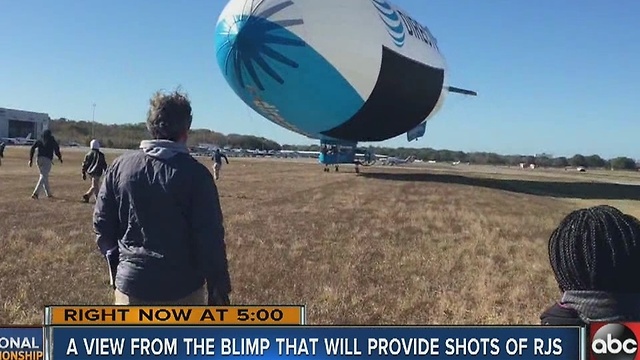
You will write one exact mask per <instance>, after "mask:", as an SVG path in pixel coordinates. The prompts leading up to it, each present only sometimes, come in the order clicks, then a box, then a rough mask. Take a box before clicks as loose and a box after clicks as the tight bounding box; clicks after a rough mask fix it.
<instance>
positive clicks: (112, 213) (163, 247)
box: [93, 92, 231, 305]
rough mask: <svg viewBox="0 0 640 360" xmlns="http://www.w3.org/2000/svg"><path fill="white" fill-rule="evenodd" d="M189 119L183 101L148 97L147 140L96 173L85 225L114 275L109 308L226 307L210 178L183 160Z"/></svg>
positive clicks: (220, 233) (220, 234) (222, 250)
mask: <svg viewBox="0 0 640 360" xmlns="http://www.w3.org/2000/svg"><path fill="white" fill-rule="evenodd" d="M191 121H192V114H191V103H190V101H189V100H188V98H187V97H186V95H183V94H181V93H179V92H173V93H170V94H163V93H156V94H155V95H154V96H153V97H152V98H151V101H150V108H149V111H148V113H147V129H148V130H149V132H150V133H151V136H152V137H153V140H144V141H142V142H141V143H140V148H141V149H142V150H141V151H131V152H128V153H125V154H124V155H121V156H120V157H118V158H117V159H115V160H114V161H113V163H112V164H111V166H110V167H109V168H108V169H107V171H106V173H105V175H104V180H103V181H102V185H101V186H100V191H99V193H98V199H97V201H96V206H95V210H94V215H93V225H94V228H95V231H96V234H97V237H96V242H97V245H98V248H99V249H100V251H101V252H102V254H103V255H105V257H106V258H107V261H108V263H109V269H111V271H110V274H113V273H115V276H112V280H113V286H114V288H115V289H114V291H115V305H228V304H229V293H230V292H231V281H230V278H229V270H228V264H227V255H226V245H225V241H224V236H225V233H224V226H223V217H222V210H221V208H220V199H219V197H218V190H217V188H216V184H215V182H214V181H213V178H212V176H211V172H209V170H208V169H207V167H206V166H204V165H203V164H201V163H200V162H198V161H197V160H196V159H194V158H193V157H191V155H189V148H188V147H187V145H186V142H187V138H188V133H189V129H190V127H191ZM205 283H206V290H205ZM205 291H206V293H205ZM205 299H206V300H205Z"/></svg>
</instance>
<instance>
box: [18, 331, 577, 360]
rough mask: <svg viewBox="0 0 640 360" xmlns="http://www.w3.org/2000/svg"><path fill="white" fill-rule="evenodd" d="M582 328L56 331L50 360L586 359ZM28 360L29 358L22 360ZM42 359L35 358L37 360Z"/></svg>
mask: <svg viewBox="0 0 640 360" xmlns="http://www.w3.org/2000/svg"><path fill="white" fill-rule="evenodd" d="M585 335H586V333H585V330H584V329H583V328H579V327H546V326H545V327H542V326H535V327H513V326H512V327H339V326H274V327H271V326H268V327H266V326H257V327H255V326H247V327H224V326H207V327H204V326H198V327H195V326H193V327H188V326H176V327H172V326H160V327H154V326H99V327H97V326H95V327H90V326H54V327H52V328H51V335H50V337H49V339H48V340H47V344H45V359H46V360H58V359H63V358H64V359H66V358H74V359H91V358H96V357H100V358H105V359H107V358H108V359H111V358H113V359H122V360H128V359H138V358H148V357H150V356H153V357H158V358H179V359H185V358H190V357H192V358H231V357H243V358H250V359H256V360H257V359H277V358H301V357H302V358H319V359H328V358H336V359H341V358H342V359H349V358H353V357H360V358H386V357H393V358H414V357H416V356H417V357H430V358H439V359H462V358H477V359H494V360H500V359H514V358H515V359H543V358H552V359H558V360H579V359H580V360H582V359H587V357H586V354H585V352H584V351H582V349H585V346H584V345H585V344H584V340H585V339H586V336H585ZM20 360H25V359H20ZM32 360H36V359H32Z"/></svg>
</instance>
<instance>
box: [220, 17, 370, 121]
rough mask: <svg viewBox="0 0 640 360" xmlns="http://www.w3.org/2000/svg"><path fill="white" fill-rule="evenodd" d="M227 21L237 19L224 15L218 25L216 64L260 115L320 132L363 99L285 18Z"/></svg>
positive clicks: (345, 117) (351, 111) (353, 110)
mask: <svg viewBox="0 0 640 360" xmlns="http://www.w3.org/2000/svg"><path fill="white" fill-rule="evenodd" d="M229 21H230V22H233V23H232V24H230V23H229V22H228V21H221V22H220V23H219V24H218V26H217V29H216V57H217V61H218V64H219V66H220V69H221V70H222V73H223V75H224V77H225V79H226V80H227V82H228V83H229V85H230V86H231V88H232V89H233V91H234V92H235V93H236V94H237V95H238V96H239V97H240V98H241V99H242V100H243V101H244V102H245V103H246V104H247V105H249V106H250V107H251V108H253V110H255V111H256V112H258V113H259V114H261V115H262V116H264V117H266V118H268V119H269V120H271V121H273V122H275V123H277V124H278V125H281V126H284V127H287V128H290V129H292V130H295V129H299V132H304V133H306V134H319V133H320V132H322V131H326V130H329V129H331V128H333V127H336V126H338V125H340V124H342V123H344V122H345V121H347V120H349V118H351V117H352V116H353V115H354V114H355V113H356V112H357V111H358V110H359V109H360V108H361V107H362V106H363V105H364V102H365V100H364V99H362V97H361V96H360V95H359V94H358V92H357V91H356V90H355V89H354V88H353V86H352V85H351V84H350V83H349V82H348V81H347V80H346V79H345V78H344V77H343V76H342V74H340V72H338V70H336V68H335V67H334V66H333V65H331V64H330V63H329V62H328V61H327V60H326V59H325V58H324V57H323V56H322V55H320V54H319V53H318V52H317V51H316V50H315V49H313V48H312V47H311V46H310V45H309V44H307V43H306V42H305V41H304V40H303V39H301V38H300V37H298V36H297V35H296V34H295V33H293V32H292V31H290V30H289V29H287V28H286V27H285V26H288V25H287V24H286V23H285V24H284V26H283V25H281V23H283V22H282V21H281V22H280V23H276V22H270V21H269V20H267V19H264V18H261V17H257V16H243V17H237V18H235V19H233V20H229ZM291 24H294V22H291ZM292 26H293V25H292ZM265 104H266V105H265ZM265 106H266V107H267V108H269V110H268V111H266V110H265ZM273 109H276V110H277V114H278V116H277V117H274V114H273V113H274V110H273ZM285 123H286V124H285Z"/></svg>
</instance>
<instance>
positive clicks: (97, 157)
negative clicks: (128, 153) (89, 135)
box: [82, 139, 108, 202]
mask: <svg viewBox="0 0 640 360" xmlns="http://www.w3.org/2000/svg"><path fill="white" fill-rule="evenodd" d="M90 146H91V151H89V152H88V153H87V154H86V155H85V156H84V161H83V162H82V180H87V175H89V177H90V178H91V187H90V188H89V190H88V191H87V192H86V193H85V194H84V195H82V200H84V202H89V199H90V198H91V195H94V196H95V197H96V200H97V199H98V190H99V189H100V178H101V177H102V174H104V172H105V170H107V167H108V165H107V160H105V158H104V154H103V153H102V151H100V143H99V142H98V140H96V139H93V140H91V143H90Z"/></svg>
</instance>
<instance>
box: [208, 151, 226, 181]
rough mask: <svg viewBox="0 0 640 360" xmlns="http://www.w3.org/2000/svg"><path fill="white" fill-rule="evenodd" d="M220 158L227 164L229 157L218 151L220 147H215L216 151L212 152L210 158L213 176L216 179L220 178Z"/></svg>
mask: <svg viewBox="0 0 640 360" xmlns="http://www.w3.org/2000/svg"><path fill="white" fill-rule="evenodd" d="M222 158H224V161H225V162H226V163H227V165H229V159H227V155H225V154H223V153H222V152H220V149H216V151H215V152H214V153H213V157H211V160H213V178H214V179H216V180H218V179H219V178H220V170H221V168H222Z"/></svg>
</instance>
